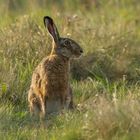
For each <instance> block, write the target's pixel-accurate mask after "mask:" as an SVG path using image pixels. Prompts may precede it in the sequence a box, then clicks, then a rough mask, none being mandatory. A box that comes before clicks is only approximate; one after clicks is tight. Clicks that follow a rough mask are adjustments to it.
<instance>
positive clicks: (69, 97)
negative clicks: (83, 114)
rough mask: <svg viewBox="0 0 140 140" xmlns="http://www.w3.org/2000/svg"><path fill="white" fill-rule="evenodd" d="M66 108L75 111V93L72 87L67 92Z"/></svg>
mask: <svg viewBox="0 0 140 140" xmlns="http://www.w3.org/2000/svg"><path fill="white" fill-rule="evenodd" d="M66 107H67V109H74V108H75V104H74V102H73V92H72V88H71V86H70V87H69V91H68V92H67V96H66Z"/></svg>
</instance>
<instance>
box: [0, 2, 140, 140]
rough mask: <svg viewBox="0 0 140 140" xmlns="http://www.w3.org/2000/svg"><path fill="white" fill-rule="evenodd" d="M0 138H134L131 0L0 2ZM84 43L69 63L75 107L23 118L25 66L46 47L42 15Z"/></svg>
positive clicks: (135, 56)
mask: <svg viewBox="0 0 140 140" xmlns="http://www.w3.org/2000/svg"><path fill="white" fill-rule="evenodd" d="M0 13H1V16H0V139H1V140H139V139H140V2H139V0H100V1H99V0H83V1H80V0H73V1H72V0H67V1H63V0H40V1H39V0H33V1H29V0H24V1H23V0H11V1H10V0H1V1H0ZM45 15H49V16H51V17H53V19H54V20H55V22H56V24H57V27H58V29H59V31H60V34H61V36H64V37H70V38H72V39H74V40H76V41H77V42H78V43H79V44H80V45H81V47H82V48H83V50H84V54H83V56H82V57H80V58H79V59H76V60H72V62H71V73H70V74H71V77H70V81H71V85H72V88H73V93H74V101H75V104H76V105H77V109H75V110H73V111H66V112H64V114H60V115H57V116H55V115H52V116H51V115H50V116H48V118H47V120H46V122H45V123H46V124H45V125H46V127H45V128H44V127H43V126H42V125H41V124H40V122H39V120H32V118H30V114H29V109H28V102H27V95H28V90H29V86H30V82H31V76H32V72H33V70H34V69H35V67H36V66H37V65H38V63H39V62H40V61H41V60H42V58H43V57H45V56H47V55H48V54H49V52H50V50H51V38H50V36H49V35H48V32H47V30H46V29H45V27H44V25H43V17H44V16H45Z"/></svg>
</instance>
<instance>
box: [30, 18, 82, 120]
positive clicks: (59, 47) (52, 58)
mask: <svg viewBox="0 0 140 140" xmlns="http://www.w3.org/2000/svg"><path fill="white" fill-rule="evenodd" d="M44 25H45V27H46V28H47V29H48V31H49V33H50V35H51V37H52V39H53V43H52V50H51V53H50V55H49V56H48V57H46V58H44V59H43V60H42V61H41V62H40V64H39V65H38V66H37V67H36V69H35V71H34V72H33V75H32V81H31V86H30V89H29V93H28V102H29V108H30V112H31V114H34V113H37V114H39V115H40V117H41V118H45V116H46V113H52V112H58V111H60V110H62V109H64V108H71V107H73V97H72V89H71V87H70V83H69V73H70V59H71V58H74V57H79V56H80V55H81V54H82V53H83V50H82V48H81V47H80V46H79V45H78V43H76V42H75V41H74V40H72V39H69V38H62V37H60V36H59V32H58V30H57V27H56V26H55V24H54V22H53V19H52V18H51V17H49V16H45V17H44Z"/></svg>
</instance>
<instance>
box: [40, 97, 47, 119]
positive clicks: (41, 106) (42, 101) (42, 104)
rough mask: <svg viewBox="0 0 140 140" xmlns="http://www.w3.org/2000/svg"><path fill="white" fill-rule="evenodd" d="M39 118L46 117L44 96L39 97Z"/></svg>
mask: <svg viewBox="0 0 140 140" xmlns="http://www.w3.org/2000/svg"><path fill="white" fill-rule="evenodd" d="M40 109H41V110H40V119H41V120H45V117H46V98H42V97H40Z"/></svg>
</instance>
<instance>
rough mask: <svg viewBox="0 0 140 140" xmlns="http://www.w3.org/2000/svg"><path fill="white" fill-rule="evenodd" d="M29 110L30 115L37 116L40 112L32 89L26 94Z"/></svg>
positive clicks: (37, 100)
mask: <svg viewBox="0 0 140 140" xmlns="http://www.w3.org/2000/svg"><path fill="white" fill-rule="evenodd" d="M28 102H29V111H30V115H31V116H37V115H38V114H39V112H40V101H39V98H38V97H37V96H36V94H35V93H34V92H33V90H32V89H30V90H29V94H28Z"/></svg>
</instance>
